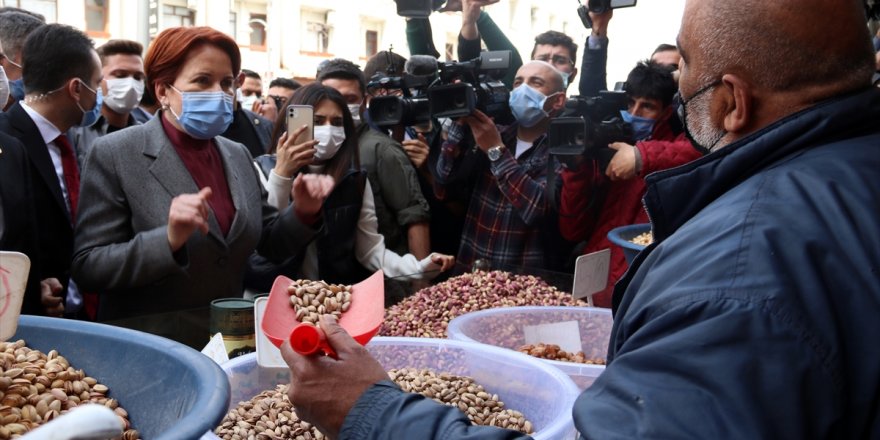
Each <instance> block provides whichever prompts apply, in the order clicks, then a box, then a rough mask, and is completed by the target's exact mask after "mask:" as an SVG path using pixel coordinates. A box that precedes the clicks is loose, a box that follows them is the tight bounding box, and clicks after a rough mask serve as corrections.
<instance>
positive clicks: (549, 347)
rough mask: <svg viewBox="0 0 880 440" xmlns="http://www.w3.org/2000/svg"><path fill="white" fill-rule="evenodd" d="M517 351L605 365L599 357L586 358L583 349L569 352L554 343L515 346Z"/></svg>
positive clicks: (557, 359) (560, 359) (563, 360)
mask: <svg viewBox="0 0 880 440" xmlns="http://www.w3.org/2000/svg"><path fill="white" fill-rule="evenodd" d="M517 351H519V352H521V353H525V354H527V355H529V356H534V357H536V358H541V359H549V360H554V361H561V362H574V363H578V364H588V365H605V359H604V358H601V357H596V358H588V357H586V356H585V355H584V352H583V351H579V352H577V353H569V352H567V351H565V350H562V349H561V348H560V347H559V346H558V345H556V344H528V345H523V346H522V347H519V348H517Z"/></svg>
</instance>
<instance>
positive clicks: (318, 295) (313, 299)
mask: <svg viewBox="0 0 880 440" xmlns="http://www.w3.org/2000/svg"><path fill="white" fill-rule="evenodd" d="M287 293H288V294H290V305H291V307H293V308H294V310H296V319H297V320H298V321H300V322H303V323H310V324H317V323H318V319H319V318H320V317H321V315H324V314H329V315H333V316H335V317H336V318H339V317H340V316H342V313H343V312H346V311H348V308H349V307H350V306H351V286H342V285H335V284H329V285H328V284H326V283H324V282H323V281H308V280H296V281H294V282H292V283H291V284H290V286H287Z"/></svg>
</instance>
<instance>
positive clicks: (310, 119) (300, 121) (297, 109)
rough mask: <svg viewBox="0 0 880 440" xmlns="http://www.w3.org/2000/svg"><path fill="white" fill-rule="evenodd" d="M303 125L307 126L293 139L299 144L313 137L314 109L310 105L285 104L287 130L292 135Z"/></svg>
mask: <svg viewBox="0 0 880 440" xmlns="http://www.w3.org/2000/svg"><path fill="white" fill-rule="evenodd" d="M303 125H307V126H308V127H309V128H307V129H306V130H305V131H304V132H303V133H302V134H301V135H299V137H298V138H297V139H296V140H295V141H294V143H295V144H301V143H303V142H306V141H310V140H312V139H314V127H315V114H314V109H312V106H310V105H290V106H287V132H288V133H289V134H290V135H291V136H292V135H293V133H295V132H296V131H297V130H299V129H300V127H302V126H303Z"/></svg>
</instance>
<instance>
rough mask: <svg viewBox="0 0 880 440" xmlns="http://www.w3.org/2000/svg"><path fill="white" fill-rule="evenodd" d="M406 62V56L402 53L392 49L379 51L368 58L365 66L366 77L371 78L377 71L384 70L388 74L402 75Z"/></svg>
mask: <svg viewBox="0 0 880 440" xmlns="http://www.w3.org/2000/svg"><path fill="white" fill-rule="evenodd" d="M405 64H406V58H404V57H403V56H401V55H400V54H397V53H394V52H392V51H390V50H383V51H380V52H377V53H376V55H373V56H372V57H370V59H369V60H367V64H366V65H365V66H364V78H366V79H367V80H369V79H371V78H373V75H375V74H376V73H377V72H384V73H385V74H386V75H388V76H400V75H402V74H403V72H404V70H403V67H404V65H405Z"/></svg>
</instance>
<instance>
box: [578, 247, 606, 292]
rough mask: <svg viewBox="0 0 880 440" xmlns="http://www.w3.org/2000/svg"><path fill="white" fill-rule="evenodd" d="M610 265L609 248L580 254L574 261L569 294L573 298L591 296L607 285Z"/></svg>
mask: <svg viewBox="0 0 880 440" xmlns="http://www.w3.org/2000/svg"><path fill="white" fill-rule="evenodd" d="M610 267H611V249H603V250H601V251H598V252H593V253H592V254H587V255H581V256H580V257H578V259H577V260H576V261H575V263H574V286H572V289H571V294H572V296H574V297H575V299H581V298H586V297H590V296H592V295H593V294H594V293H596V292H601V291H603V290H605V288H606V287H608V272H609V270H610Z"/></svg>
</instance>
